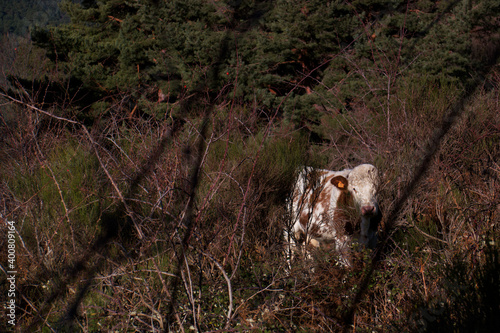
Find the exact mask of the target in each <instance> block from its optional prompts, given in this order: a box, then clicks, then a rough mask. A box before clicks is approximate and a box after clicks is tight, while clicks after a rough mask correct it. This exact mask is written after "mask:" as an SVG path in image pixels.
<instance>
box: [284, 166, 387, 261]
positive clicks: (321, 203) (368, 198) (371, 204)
mask: <svg viewBox="0 0 500 333" xmlns="http://www.w3.org/2000/svg"><path fill="white" fill-rule="evenodd" d="M378 185H379V174H378V170H377V168H376V167H375V166H373V165H371V164H361V165H358V166H357V167H355V168H353V169H345V170H342V171H329V170H322V169H313V168H310V167H306V168H304V170H303V171H302V172H300V174H299V176H298V178H297V180H296V185H295V188H294V192H293V197H292V200H291V203H290V207H289V208H290V213H291V224H290V227H291V228H289V230H286V231H285V236H286V237H287V240H288V242H289V244H290V250H291V251H290V252H291V253H290V256H292V255H293V253H294V252H296V251H297V249H298V248H299V246H301V245H304V247H303V248H304V250H305V249H307V248H311V247H312V248H318V247H320V246H322V245H327V246H334V248H335V249H336V251H338V253H339V255H340V260H339V262H340V263H341V264H344V265H350V264H349V262H350V261H349V255H348V253H349V248H350V245H352V243H353V242H359V243H360V244H362V245H364V246H366V247H368V248H374V247H375V246H376V243H377V226H378V224H379V222H380V219H381V217H382V214H381V212H380V208H379V205H378V201H377V189H378Z"/></svg>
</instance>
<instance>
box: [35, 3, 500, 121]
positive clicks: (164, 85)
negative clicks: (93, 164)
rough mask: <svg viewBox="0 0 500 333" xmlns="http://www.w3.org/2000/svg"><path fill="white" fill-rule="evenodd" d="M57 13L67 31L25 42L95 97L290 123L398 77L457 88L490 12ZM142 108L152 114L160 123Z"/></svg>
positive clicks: (338, 7) (72, 6)
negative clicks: (258, 111) (236, 109)
mask: <svg viewBox="0 0 500 333" xmlns="http://www.w3.org/2000/svg"><path fill="white" fill-rule="evenodd" d="M464 4H465V2H464ZM463 6H466V5H463ZM62 7H63V9H64V10H65V11H66V12H67V13H68V14H69V15H70V17H71V23H70V24H66V25H62V26H60V27H55V28H51V29H50V30H37V31H35V32H34V33H33V39H34V40H35V41H36V42H37V43H38V45H40V46H42V47H43V48H45V49H46V50H47V52H48V54H49V56H50V57H51V59H52V60H53V61H55V62H58V63H59V64H60V65H62V64H64V68H65V70H66V71H67V72H68V73H71V75H72V77H74V78H75V79H77V80H79V81H81V82H83V87H84V88H85V89H88V90H90V91H93V92H94V94H96V96H95V98H97V99H100V98H102V97H104V96H107V95H109V94H114V93H116V92H126V93H127V94H128V95H130V96H131V97H132V98H133V100H135V101H138V100H152V101H153V102H154V101H156V100H157V98H156V94H157V93H162V94H164V95H165V96H167V99H166V101H167V102H168V103H175V102H176V101H179V100H181V99H183V98H184V96H189V95H190V94H191V93H193V92H201V91H204V92H205V93H208V95H209V96H215V95H220V93H219V92H222V93H223V94H224V95H225V96H232V97H235V98H237V99H238V100H240V101H241V102H243V103H244V104H247V105H251V104H252V103H255V101H258V104H259V107H261V108H264V109H266V110H270V109H279V111H280V113H282V114H285V115H286V116H287V118H288V119H290V120H292V122H293V123H295V124H297V125H301V124H314V123H316V122H317V121H318V119H319V118H320V117H321V113H322V112H321V111H320V110H319V109H321V107H326V108H328V109H331V110H338V111H345V110H347V111H348V110H350V109H351V108H352V107H353V105H356V104H357V105H359V104H360V103H361V104H365V105H368V106H369V107H375V108H376V107H378V106H377V102H376V101H377V99H378V98H382V96H385V95H386V94H387V89H392V83H393V82H395V78H396V77H398V76H401V75H409V74H411V75H412V76H416V77H418V76H424V77H427V79H428V80H432V81H434V82H439V83H440V84H449V83H450V82H454V83H464V82H465V81H466V80H468V79H469V78H470V73H471V71H473V70H474V66H475V65H474V61H473V59H471V38H470V33H471V30H472V28H475V29H477V26H478V25H482V26H484V27H486V26H487V27H488V29H490V30H492V29H494V28H492V27H491V22H492V21H491V20H492V19H491V18H492V17H493V16H494V14H493V13H489V12H488V10H490V9H491V10H493V11H498V8H497V7H498V6H495V5H493V4H492V3H490V1H484V2H481V6H474V7H473V8H471V9H468V8H466V7H462V5H456V4H451V7H449V6H446V5H443V4H440V5H436V4H433V3H430V2H428V1H417V2H412V3H411V4H408V6H407V4H406V2H404V1H385V0H377V1H375V0H374V1H370V2H368V3H367V2H365V1H360V2H356V1H354V2H351V3H345V2H337V1H332V2H324V1H320V0H314V1H299V2H293V3H292V2H289V1H278V2H276V3H275V4H273V5H272V6H271V5H269V4H268V3H267V2H262V3H252V4H247V3H246V2H244V3H240V4H233V3H231V2H228V3H225V2H220V1H219V2H217V3H213V2H210V1H204V0H191V1H187V2H186V1H165V2H163V1H162V2H149V1H144V2H141V1H135V2H126V1H119V0H108V1H102V2H91V3H89V4H87V5H83V4H79V3H71V2H69V1H65V2H63V4H62ZM480 13H482V14H484V15H483V16H481V15H480ZM485 15H486V16H487V17H488V18H485ZM488 24H489V25H488ZM374 102H375V103H374ZM134 104H135V103H134ZM378 104H380V101H379V102H378ZM140 105H141V106H142V108H143V111H144V112H145V113H147V114H152V115H154V116H155V117H162V116H163V115H164V114H165V112H164V111H161V110H160V109H156V108H155V107H144V106H145V104H144V103H140ZM318 106H319V107H320V108H319V109H318ZM179 116H181V117H182V116H183V115H179Z"/></svg>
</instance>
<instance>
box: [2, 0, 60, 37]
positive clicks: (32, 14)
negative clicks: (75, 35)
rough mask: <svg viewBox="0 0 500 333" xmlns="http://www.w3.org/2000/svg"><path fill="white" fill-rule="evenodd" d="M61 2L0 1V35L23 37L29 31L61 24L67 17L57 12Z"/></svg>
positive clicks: (36, 0) (51, 0) (44, 0)
mask: <svg viewBox="0 0 500 333" xmlns="http://www.w3.org/2000/svg"><path fill="white" fill-rule="evenodd" d="M60 2H61V0H41V1H40V0H20V1H9V0H1V1H0V8H1V11H0V35H4V34H14V35H18V36H25V35H27V34H28V33H29V30H30V29H32V28H34V27H35V26H37V27H45V26H47V25H49V24H57V23H63V22H66V21H67V17H66V16H65V15H64V14H63V13H62V12H61V11H60V10H59V7H58V4H59V3H60Z"/></svg>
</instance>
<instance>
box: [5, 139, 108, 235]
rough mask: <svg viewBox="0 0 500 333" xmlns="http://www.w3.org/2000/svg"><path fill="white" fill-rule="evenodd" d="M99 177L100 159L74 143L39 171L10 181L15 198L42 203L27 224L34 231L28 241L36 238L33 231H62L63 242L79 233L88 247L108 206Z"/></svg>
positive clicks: (29, 171)
mask: <svg viewBox="0 0 500 333" xmlns="http://www.w3.org/2000/svg"><path fill="white" fill-rule="evenodd" d="M26 167H27V168H29V167H30V166H26ZM99 175H100V171H99V165H98V163H97V159H96V157H95V156H92V155H89V153H88V152H87V151H85V150H84V149H82V147H80V146H79V145H78V143H76V142H74V141H71V140H70V141H69V142H67V143H66V144H65V145H64V146H61V147H55V149H54V150H52V151H51V152H50V154H48V156H47V157H46V159H44V160H43V162H42V163H41V164H40V165H39V166H38V167H37V168H36V169H27V170H23V171H21V170H19V171H18V173H17V174H16V175H15V177H6V179H8V186H9V188H10V189H11V190H12V193H13V195H15V196H16V197H18V198H19V199H21V200H24V201H29V200H31V198H34V197H36V198H37V199H38V200H37V201H36V204H35V205H36V206H37V209H36V211H38V215H36V216H31V217H30V221H27V223H26V227H27V229H28V230H30V232H27V234H26V235H27V237H28V238H31V237H35V234H36V233H37V231H36V230H34V229H33V228H35V229H36V228H42V229H43V230H46V231H48V230H51V232H56V231H57V230H60V231H61V232H60V237H63V238H62V239H61V240H64V237H65V236H64V234H67V233H68V232H69V233H70V234H73V235H74V233H76V234H77V235H78V238H77V240H78V241H80V242H83V244H85V242H86V241H88V240H89V239H88V237H92V236H93V235H94V234H95V231H96V228H98V226H97V225H95V224H94V222H95V221H97V220H98V217H99V215H100V213H101V204H104V203H105V202H103V201H101V195H102V191H103V189H104V188H103V187H102V186H101V184H99V181H98V180H99V179H100V176H99ZM31 219H32V220H31ZM34 221H36V223H34ZM68 221H69V225H68ZM35 226H36V227H35ZM61 226H63V227H61ZM69 229H72V230H73V231H71V232H70V231H69ZM63 230H64V231H63ZM56 234H57V233H56ZM64 241H69V240H64Z"/></svg>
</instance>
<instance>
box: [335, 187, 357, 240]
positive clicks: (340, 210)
mask: <svg viewBox="0 0 500 333" xmlns="http://www.w3.org/2000/svg"><path fill="white" fill-rule="evenodd" d="M332 222H333V226H334V228H335V231H336V232H337V237H342V236H345V235H348V236H350V235H352V234H354V233H355V232H357V231H359V230H358V229H360V227H361V224H360V222H361V220H360V217H359V216H358V214H356V206H355V204H354V199H353V197H352V194H351V193H349V192H348V191H347V190H345V191H342V192H341V193H340V196H339V198H338V199H337V208H336V209H335V212H334V215H333V221H332Z"/></svg>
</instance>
